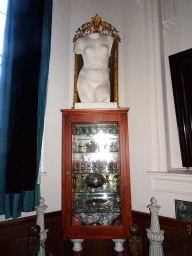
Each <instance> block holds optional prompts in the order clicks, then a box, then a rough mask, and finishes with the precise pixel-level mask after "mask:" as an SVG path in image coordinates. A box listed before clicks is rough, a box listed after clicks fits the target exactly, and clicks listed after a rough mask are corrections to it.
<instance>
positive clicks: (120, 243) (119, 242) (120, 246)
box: [112, 239, 125, 252]
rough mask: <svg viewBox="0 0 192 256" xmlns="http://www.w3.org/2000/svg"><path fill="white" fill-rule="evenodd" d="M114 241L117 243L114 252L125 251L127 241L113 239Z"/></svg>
mask: <svg viewBox="0 0 192 256" xmlns="http://www.w3.org/2000/svg"><path fill="white" fill-rule="evenodd" d="M112 241H113V242H114V243H115V247H114V250H115V251H116V252H122V251H123V250H124V247H123V243H124V242H125V239H112Z"/></svg>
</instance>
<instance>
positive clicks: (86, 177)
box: [72, 123, 122, 226]
mask: <svg viewBox="0 0 192 256" xmlns="http://www.w3.org/2000/svg"><path fill="white" fill-rule="evenodd" d="M118 132H119V131H118V123H106V124H103V123H102V124H73V125H72V153H73V154H72V195H73V202H72V226H81V225H94V226H95V225H107V226H109V225H122V223H121V200H120V170H119V133H118Z"/></svg>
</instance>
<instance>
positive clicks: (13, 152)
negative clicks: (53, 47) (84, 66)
mask: <svg viewBox="0 0 192 256" xmlns="http://www.w3.org/2000/svg"><path fill="white" fill-rule="evenodd" d="M51 22H52V0H35V1H34V0H19V1H18V0H9V1H8V9H7V18H6V25H5V35H4V46H3V56H2V69H1V70H2V71H1V76H0V215H5V218H10V217H13V218H17V217H18V216H20V215H21V212H22V211H24V212H31V211H33V210H34V209H35V206H37V205H38V204H39V199H40V187H39V185H38V184H37V178H38V170H39V163H40V158H41V145H42V135H43V126H44V113H45V104H46V89H47V80H48V70H49V59H50V41H51Z"/></svg>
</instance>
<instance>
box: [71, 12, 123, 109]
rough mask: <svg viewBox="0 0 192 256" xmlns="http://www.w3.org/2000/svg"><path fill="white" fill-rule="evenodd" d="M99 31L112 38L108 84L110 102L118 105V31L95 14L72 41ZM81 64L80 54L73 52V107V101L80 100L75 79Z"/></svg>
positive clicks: (119, 40)
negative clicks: (109, 87)
mask: <svg viewBox="0 0 192 256" xmlns="http://www.w3.org/2000/svg"><path fill="white" fill-rule="evenodd" d="M91 33H100V34H104V35H111V36H112V37H113V39H114V42H113V46H112V50H111V57H110V58H109V68H110V86H111V99H110V102H116V103H117V105H118V106H119V94H118V53H119V50H118V44H119V42H121V39H120V37H119V35H118V34H117V33H118V31H117V30H116V28H115V27H113V26H112V25H111V24H109V23H108V22H105V21H102V20H101V17H99V16H98V14H96V16H95V17H93V18H92V21H91V22H87V23H85V24H83V25H82V26H81V27H80V28H78V30H77V31H76V34H75V36H74V39H73V42H75V41H76V40H77V39H78V38H79V37H82V36H84V35H86V34H91ZM82 66H83V59H82V56H81V55H79V54H75V71H74V95H73V107H74V106H75V103H77V102H80V99H79V95H78V91H77V79H78V76H79V72H80V70H81V67H82Z"/></svg>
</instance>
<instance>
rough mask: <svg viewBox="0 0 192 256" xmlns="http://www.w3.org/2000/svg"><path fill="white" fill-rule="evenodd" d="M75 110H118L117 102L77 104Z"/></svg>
mask: <svg viewBox="0 0 192 256" xmlns="http://www.w3.org/2000/svg"><path fill="white" fill-rule="evenodd" d="M74 108H75V109H101V108H103V109H109V108H110V109H111V108H117V102H93V103H75V106H74Z"/></svg>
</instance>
